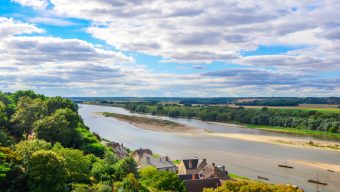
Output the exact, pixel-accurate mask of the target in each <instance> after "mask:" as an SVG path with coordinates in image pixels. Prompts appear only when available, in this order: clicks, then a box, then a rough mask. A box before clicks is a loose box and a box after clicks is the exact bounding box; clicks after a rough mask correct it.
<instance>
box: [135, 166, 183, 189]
mask: <svg viewBox="0 0 340 192" xmlns="http://www.w3.org/2000/svg"><path fill="white" fill-rule="evenodd" d="M140 175H141V181H142V184H144V185H145V186H146V187H150V188H155V189H158V190H162V191H179V192H181V191H185V188H184V184H183V181H181V180H180V179H179V177H178V175H177V174H176V173H174V172H169V171H157V169H156V168H155V167H151V166H150V167H146V168H144V169H142V170H141V172H140Z"/></svg>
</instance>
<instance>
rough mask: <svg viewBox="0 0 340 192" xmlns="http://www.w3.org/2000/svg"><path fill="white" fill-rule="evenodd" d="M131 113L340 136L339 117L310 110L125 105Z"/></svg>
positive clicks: (339, 115) (335, 114)
mask: <svg viewBox="0 0 340 192" xmlns="http://www.w3.org/2000/svg"><path fill="white" fill-rule="evenodd" d="M126 108H127V109H129V110H130V111H132V112H139V113H151V114H158V115H166V116H170V117H179V116H181V117H188V118H193V117H195V118H199V119H201V120H205V121H219V122H238V123H242V124H253V125H271V126H280V127H288V128H298V129H309V130H318V131H324V132H332V133H340V114H338V113H322V112H318V111H313V110H308V111H307V110H281V109H268V108H262V109H245V108H243V107H238V108H233V107H226V106H194V107H190V106H160V105H151V104H140V103H128V104H126Z"/></svg>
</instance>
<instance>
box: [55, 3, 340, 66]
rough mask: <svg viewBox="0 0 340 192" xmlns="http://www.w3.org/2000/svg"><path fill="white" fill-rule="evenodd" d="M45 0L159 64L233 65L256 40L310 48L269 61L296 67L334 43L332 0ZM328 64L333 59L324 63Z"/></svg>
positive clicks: (111, 40)
mask: <svg viewBox="0 0 340 192" xmlns="http://www.w3.org/2000/svg"><path fill="white" fill-rule="evenodd" d="M50 3H51V4H52V5H53V9H52V11H54V12H55V13H56V14H59V15H63V16H67V17H75V18H82V19H88V20H90V21H92V25H91V26H90V27H89V28H88V29H87V32H88V33H90V34H92V35H93V36H94V37H95V38H98V39H101V40H104V41H106V42H107V43H108V44H110V45H112V46H113V47H115V48H117V49H120V50H123V51H136V52H140V53H146V54H150V55H156V56H161V57H162V58H163V62H177V63H211V62H213V61H223V62H230V61H234V60H235V59H236V60H238V59H239V60H241V61H240V62H239V63H244V60H245V59H244V58H242V57H240V52H242V51H247V50H255V49H256V48H257V47H258V46H259V45H269V46H270V45H272V44H282V45H305V46H309V47H313V48H314V49H309V50H305V52H299V53H298V52H296V53H294V54H291V55H289V56H287V57H285V58H282V57H281V58H282V59H283V60H282V61H281V62H276V63H279V65H283V63H286V62H287V58H288V61H289V62H290V60H299V61H300V62H292V63H291V64H290V65H294V63H296V66H298V67H299V68H303V66H301V65H300V64H301V63H308V62H310V61H312V62H320V61H321V62H323V61H327V58H324V59H318V58H315V57H313V55H314V54H315V51H318V53H319V55H324V53H325V52H327V50H330V48H334V47H336V48H338V46H337V44H338V43H337V42H334V41H333V40H334V39H338V38H337V37H338V36H337V32H338V31H337V29H336V28H337V27H336V26H339V23H338V22H337V20H338V19H337V18H339V17H340V15H339V11H338V10H339V8H340V7H339V5H337V4H335V3H334V2H333V1H331V0H322V1H316V0H312V1H309V0H308V1H307V0H306V1H291V0H288V1H278V0H277V1H276V0H275V1H272V0H270V1H269V0H268V1H251V0H246V1H234V0H230V1H218V0H212V1H196V0H185V1H182V0H181V1H180V0H174V1H166V0H152V1H144V0H142V1H135V0H128V1H120V0H91V1H89V2H88V3H86V4H82V1H81V0H73V1H65V0H51V1H50ZM80 4H82V6H79V5H80ZM308 51H309V52H308ZM327 55H328V56H330V57H332V59H331V60H334V59H337V60H336V62H335V63H339V60H338V58H335V56H334V53H333V55H332V53H331V52H330V51H328V52H327ZM293 57H296V58H293ZM279 58H280V56H278V57H277V59H279ZM302 59H305V61H301V60H302ZM247 60H250V59H247ZM263 61H266V62H267V63H263V64H262V65H263V66H265V65H266V66H269V65H272V66H273V65H275V63H270V62H271V61H270V60H263ZM331 63H334V62H326V63H324V65H330V64H331ZM253 65H255V64H253ZM334 67H335V66H333V68H334ZM305 68H306V69H308V68H310V65H306V66H305ZM330 68H331V67H330Z"/></svg>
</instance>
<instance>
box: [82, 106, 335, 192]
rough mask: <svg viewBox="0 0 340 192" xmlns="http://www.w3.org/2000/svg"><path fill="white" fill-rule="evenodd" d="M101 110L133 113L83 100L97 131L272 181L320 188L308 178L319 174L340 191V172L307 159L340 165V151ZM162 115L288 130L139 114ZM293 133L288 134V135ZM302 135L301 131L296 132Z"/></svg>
mask: <svg viewBox="0 0 340 192" xmlns="http://www.w3.org/2000/svg"><path fill="white" fill-rule="evenodd" d="M97 112H113V113H120V114H127V115H129V114H131V113H130V112H128V111H127V110H125V109H122V108H119V107H109V106H99V105H85V104H80V105H79V113H80V115H81V116H82V118H83V120H84V122H85V124H86V125H87V126H89V127H90V129H91V131H93V132H96V133H98V134H99V135H100V136H101V137H103V138H105V139H108V140H111V141H115V142H119V143H124V145H125V146H127V147H129V148H132V149H138V148H149V149H151V150H152V151H153V152H154V153H158V154H162V155H168V156H170V157H171V158H172V159H186V158H193V157H198V158H206V159H207V161H208V162H210V163H212V162H214V163H216V164H218V165H225V166H226V169H227V170H228V171H229V172H230V173H235V174H237V175H241V176H245V177H248V178H251V179H257V176H262V177H266V178H269V181H267V182H270V183H290V184H294V185H297V186H299V187H302V188H303V189H304V190H305V191H308V192H309V191H316V190H317V186H316V185H315V184H312V183H308V182H307V180H308V179H316V177H317V175H318V179H319V180H320V181H322V182H326V183H328V185H327V186H320V185H319V186H318V188H319V191H320V192H322V191H325V192H339V191H340V173H339V172H329V171H327V170H325V169H320V168H318V167H315V166H311V165H308V164H304V163H301V162H318V163H324V164H334V165H339V166H340V152H337V151H330V150H321V149H312V148H300V147H290V146H285V145H277V144H268V143H261V142H253V141H245V140H239V139H232V138H222V137H214V136H189V135H183V134H176V133H164V132H155V131H150V130H145V129H142V128H138V127H136V126H133V125H131V124H129V123H127V122H123V121H120V120H117V119H115V118H111V117H104V116H101V115H98V114H96V113H97ZM134 115H139V116H146V117H152V118H158V119H166V120H170V121H174V122H178V123H181V124H185V125H190V126H193V127H197V128H200V129H206V130H212V131H219V132H225V133H238V134H252V135H254V136H256V135H273V136H282V135H281V134H280V133H273V132H268V131H262V130H257V129H247V128H241V127H239V126H238V125H232V124H222V123H210V122H205V121H201V120H196V119H185V118H170V117H162V116H151V115H143V114H134ZM285 136H287V135H285ZM290 137H297V136H290ZM285 163H287V164H289V165H291V166H294V169H286V168H280V167H278V166H277V165H278V164H285Z"/></svg>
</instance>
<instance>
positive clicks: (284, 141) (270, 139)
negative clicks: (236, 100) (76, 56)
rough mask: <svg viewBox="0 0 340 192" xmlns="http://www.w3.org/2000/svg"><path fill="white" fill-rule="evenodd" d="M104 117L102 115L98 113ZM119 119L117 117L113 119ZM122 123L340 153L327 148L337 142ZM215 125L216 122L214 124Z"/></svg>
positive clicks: (151, 128) (176, 126) (170, 131)
mask: <svg viewBox="0 0 340 192" xmlns="http://www.w3.org/2000/svg"><path fill="white" fill-rule="evenodd" d="M97 114H100V115H102V114H101V113H97ZM112 118H117V117H112ZM118 119H119V120H121V121H125V122H128V123H130V124H131V125H134V126H136V127H139V128H142V129H146V130H150V131H159V132H168V133H177V134H185V135H190V136H214V137H224V138H231V139H239V140H245V141H253V142H261V143H269V144H276V145H285V146H289V147H300V148H315V149H322V150H332V151H340V150H339V149H332V148H330V147H327V146H328V145H332V146H334V145H339V144H340V143H337V142H330V141H313V143H314V144H316V145H318V146H314V145H308V142H309V140H306V139H298V138H290V137H284V136H283V137H280V136H267V135H251V134H239V133H221V132H214V131H209V130H203V129H198V128H195V127H191V126H187V125H180V124H179V125H164V126H162V125H158V124H148V123H142V122H134V121H129V120H126V119H124V118H118ZM214 123H215V122H214Z"/></svg>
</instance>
